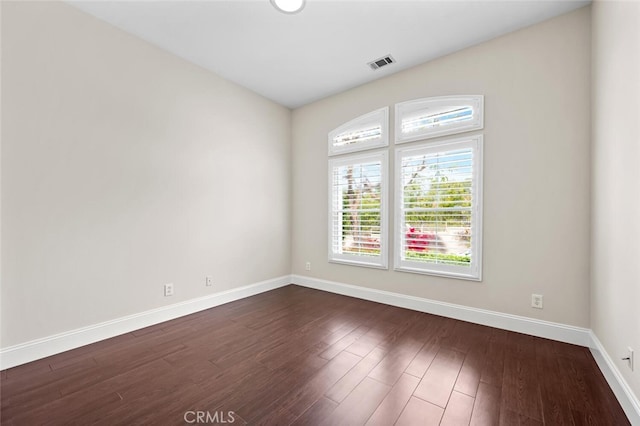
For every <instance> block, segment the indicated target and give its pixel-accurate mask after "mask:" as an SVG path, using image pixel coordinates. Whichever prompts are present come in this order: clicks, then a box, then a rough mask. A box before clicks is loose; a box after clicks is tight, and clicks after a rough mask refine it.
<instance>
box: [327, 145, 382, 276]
mask: <svg viewBox="0 0 640 426" xmlns="http://www.w3.org/2000/svg"><path fill="white" fill-rule="evenodd" d="M386 170H387V154H386V152H378V153H372V154H359V155H350V156H345V157H341V158H334V159H331V160H330V161H329V192H330V193H329V260H330V261H332V262H342V263H352V264H358V265H361V266H372V267H380V268H385V267H386V266H387V248H386V245H387V244H386V234H387V232H386V208H385V200H386V193H387V182H386V180H387V177H386V173H387V172H386Z"/></svg>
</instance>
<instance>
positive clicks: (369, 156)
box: [327, 150, 389, 269]
mask: <svg viewBox="0 0 640 426" xmlns="http://www.w3.org/2000/svg"><path fill="white" fill-rule="evenodd" d="M369 161H380V164H381V170H380V172H381V179H380V256H376V257H366V256H358V255H353V254H345V253H334V252H333V168H334V167H336V166H343V165H347V164H357V163H365V162H369ZM388 171H389V165H388V154H387V151H386V150H385V151H376V152H370V153H358V154H351V155H348V156H343V157H339V158H330V159H329V170H328V176H329V179H328V184H329V185H328V193H329V197H328V204H329V208H328V220H327V223H328V235H327V236H328V245H327V247H328V259H329V262H330V263H342V264H349V265H355V266H365V267H370V268H378V269H388V259H389V251H388V240H387V237H388V225H387V224H388V219H387V217H388V216H387V212H388V208H387V205H388V201H387V197H388V194H389V191H388V182H389V173H388Z"/></svg>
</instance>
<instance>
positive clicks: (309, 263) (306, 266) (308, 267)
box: [304, 262, 311, 271]
mask: <svg viewBox="0 0 640 426" xmlns="http://www.w3.org/2000/svg"><path fill="white" fill-rule="evenodd" d="M304 269H305V271H310V270H311V262H307V263H305V265H304Z"/></svg>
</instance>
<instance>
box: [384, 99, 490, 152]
mask: <svg viewBox="0 0 640 426" xmlns="http://www.w3.org/2000/svg"><path fill="white" fill-rule="evenodd" d="M443 106H451V107H456V106H471V107H473V113H474V115H473V119H472V120H470V121H466V122H460V123H454V124H452V125H450V126H446V127H442V128H439V127H436V128H432V129H425V130H423V131H417V132H415V133H411V134H410V135H406V134H404V133H403V132H402V119H403V118H404V117H405V116H406V115H408V114H413V113H415V112H416V111H420V110H421V109H428V108H437V107H443ZM483 128H484V96H483V95H455V96H436V97H430V98H421V99H413V100H410V101H406V102H400V103H397V104H396V105H395V142H396V144H401V143H406V142H413V141H418V140H424V139H431V138H435V137H440V136H445V135H453V134H458V133H464V132H470V131H473V130H480V129H483Z"/></svg>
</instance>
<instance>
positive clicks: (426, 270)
mask: <svg viewBox="0 0 640 426" xmlns="http://www.w3.org/2000/svg"><path fill="white" fill-rule="evenodd" d="M457 148H471V149H472V153H473V160H472V185H471V187H472V192H471V194H472V206H471V229H472V236H473V239H472V244H471V262H470V265H469V267H468V268H467V267H463V266H458V265H446V264H434V263H427V262H417V261H411V260H406V259H404V257H405V254H404V251H403V247H404V245H403V241H404V238H405V233H406V231H405V221H404V188H403V176H402V160H403V158H404V157H407V156H411V155H420V154H422V153H433V152H441V151H449V150H452V149H457ZM482 176H483V136H482V135H481V134H479V135H472V136H467V137H461V138H456V139H446V140H441V141H424V142H422V143H419V144H415V145H410V146H400V147H397V148H396V149H395V173H394V179H395V182H394V190H395V199H394V220H395V223H396V226H395V237H394V270H396V271H401V272H411V273H418V274H425V275H435V276H442V277H449V278H458V279H465V280H471V281H482V205H483V200H482V187H483V185H482Z"/></svg>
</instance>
